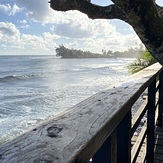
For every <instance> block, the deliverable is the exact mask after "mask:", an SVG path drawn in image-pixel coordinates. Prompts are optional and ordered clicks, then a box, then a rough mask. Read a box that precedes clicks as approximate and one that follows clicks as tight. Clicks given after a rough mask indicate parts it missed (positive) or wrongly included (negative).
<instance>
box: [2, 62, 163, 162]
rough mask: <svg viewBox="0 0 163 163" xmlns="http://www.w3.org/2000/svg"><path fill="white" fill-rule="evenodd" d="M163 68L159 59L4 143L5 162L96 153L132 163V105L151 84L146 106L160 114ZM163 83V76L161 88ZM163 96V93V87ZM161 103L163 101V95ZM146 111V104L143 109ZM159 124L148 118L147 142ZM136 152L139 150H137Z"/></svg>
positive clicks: (77, 158)
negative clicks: (157, 61) (157, 101)
mask: <svg viewBox="0 0 163 163" xmlns="http://www.w3.org/2000/svg"><path fill="white" fill-rule="evenodd" d="M161 71H162V68H161V66H160V65H159V64H155V65H152V66H150V67H148V68H146V69H144V70H142V71H140V72H139V73H137V74H134V75H132V76H131V77H130V78H128V79H127V82H123V83H122V84H121V85H119V86H118V87H116V88H113V89H108V90H105V91H102V92H99V93H97V94H95V95H93V96H91V97H90V98H88V99H86V100H84V101H82V102H81V103H79V104H77V105H75V106H74V107H72V108H71V109H69V110H67V112H65V113H63V114H60V115H58V116H56V117H54V118H53V119H50V120H48V121H46V122H44V123H43V124H41V125H40V126H37V127H35V128H33V129H32V130H30V131H29V132H27V133H25V134H23V135H21V136H19V137H18V138H16V139H14V140H12V141H10V142H7V143H5V144H3V145H1V146H0V162H1V163H87V162H89V160H90V158H92V162H93V163H108V162H111V163H114V162H120V163H123V162H124V163H129V162H131V160H135V158H133V156H132V155H131V149H132V151H133V148H134V146H132V147H131V137H132V135H133V132H134V130H135V129H136V127H135V128H134V129H133V128H132V127H133V126H134V125H133V124H131V108H132V106H133V104H134V103H135V101H136V100H137V99H138V98H139V96H140V95H141V94H142V93H143V92H144V90H145V89H146V88H148V90H149V91H148V92H149V93H148V99H149V100H148V105H147V107H145V108H146V109H147V110H150V111H148V112H149V113H148V117H152V119H154V111H153V107H155V93H156V91H155V90H156V88H155V85H156V84H155V82H156V78H157V76H158V75H159V74H160V72H161ZM161 80H162V77H161ZM161 80H160V81H161ZM162 85H163V84H162V82H160V84H159V86H160V88H162V87H163V86H162ZM159 91H160V89H159ZM153 92H154V93H153ZM160 92H161V91H160ZM159 96H160V99H162V96H163V92H161V93H160V94H159ZM159 105H161V106H162V101H161V100H159ZM149 108H150V109H149ZM158 108H159V116H158V117H159V119H158V124H159V125H161V120H162V119H161V118H162V116H161V115H162V110H161V107H160V106H158ZM154 110H155V109H154ZM150 112H151V113H150ZM144 113H145V111H144V109H142V112H141V113H140V115H143V114H144ZM141 117H142V116H141ZM148 117H147V118H148ZM138 121H140V118H138ZM135 123H137V120H135ZM153 125H154V120H152V121H148V120H147V130H146V129H144V130H142V131H144V135H143V134H139V135H140V136H142V139H141V140H142V142H143V141H144V138H145V137H146V136H145V134H146V133H147V142H148V141H151V139H153V134H154V133H153V132H154V131H153V130H154V127H153ZM148 128H149V129H148ZM142 142H141V143H140V144H142ZM150 143H151V142H150ZM137 146H138V149H139V145H137ZM147 146H148V147H147V155H146V156H145V159H148V156H149V155H150V154H151V151H153V149H151V148H153V144H152V145H150V146H149V144H148V145H147ZM135 153H136V155H138V154H137V151H135ZM152 157H153V156H152ZM150 161H151V160H150Z"/></svg>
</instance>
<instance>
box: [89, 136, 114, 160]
mask: <svg viewBox="0 0 163 163" xmlns="http://www.w3.org/2000/svg"><path fill="white" fill-rule="evenodd" d="M110 162H111V136H109V138H108V139H107V140H106V141H105V142H104V144H103V145H102V146H101V148H100V149H99V150H98V151H97V152H96V153H95V155H94V156H93V158H92V163H110Z"/></svg>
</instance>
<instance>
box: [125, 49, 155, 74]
mask: <svg viewBox="0 0 163 163" xmlns="http://www.w3.org/2000/svg"><path fill="white" fill-rule="evenodd" d="M154 63H156V60H155V58H154V57H153V56H152V55H151V53H150V52H149V51H148V50H145V52H144V53H142V54H141V55H140V57H138V58H137V59H136V60H135V61H134V62H133V63H131V64H130V65H129V66H127V68H128V70H129V72H130V73H131V74H134V73H136V72H138V71H140V70H142V69H144V68H146V67H148V66H150V65H152V64H154Z"/></svg>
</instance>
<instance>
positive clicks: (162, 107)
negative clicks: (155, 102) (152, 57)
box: [157, 70, 163, 127]
mask: <svg viewBox="0 0 163 163" xmlns="http://www.w3.org/2000/svg"><path fill="white" fill-rule="evenodd" d="M162 113H163V70H162V71H161V73H160V75H159V106H158V121H157V126H159V127H162Z"/></svg>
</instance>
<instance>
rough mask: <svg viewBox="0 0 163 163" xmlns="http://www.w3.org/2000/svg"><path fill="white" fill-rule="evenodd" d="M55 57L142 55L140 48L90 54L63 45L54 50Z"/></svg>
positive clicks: (124, 56) (133, 56) (122, 56)
mask: <svg viewBox="0 0 163 163" xmlns="http://www.w3.org/2000/svg"><path fill="white" fill-rule="evenodd" d="M55 50H56V56H57V57H61V58H137V57H138V56H140V54H141V53H142V51H143V49H142V47H140V48H139V49H138V48H130V49H128V50H127V51H124V52H120V51H115V52H113V51H111V50H108V51H107V50H103V49H102V52H101V53H92V52H90V51H82V50H76V49H73V48H72V49H69V48H66V47H65V46H64V45H60V46H59V47H57V48H56V49H55Z"/></svg>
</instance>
